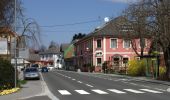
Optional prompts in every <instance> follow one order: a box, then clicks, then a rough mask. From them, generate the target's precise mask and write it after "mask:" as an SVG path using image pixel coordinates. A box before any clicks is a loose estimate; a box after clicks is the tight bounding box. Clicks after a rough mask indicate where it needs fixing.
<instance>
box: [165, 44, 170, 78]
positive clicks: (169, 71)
mask: <svg viewBox="0 0 170 100" xmlns="http://www.w3.org/2000/svg"><path fill="white" fill-rule="evenodd" d="M164 60H165V65H166V77H167V78H169V79H170V47H168V48H167V49H165V50H164Z"/></svg>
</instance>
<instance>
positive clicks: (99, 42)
mask: <svg viewBox="0 0 170 100" xmlns="http://www.w3.org/2000/svg"><path fill="white" fill-rule="evenodd" d="M101 47H102V44H101V40H100V39H99V40H97V48H101Z"/></svg>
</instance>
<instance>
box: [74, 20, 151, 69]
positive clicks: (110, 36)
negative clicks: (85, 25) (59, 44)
mask: <svg viewBox="0 0 170 100" xmlns="http://www.w3.org/2000/svg"><path fill="white" fill-rule="evenodd" d="M121 18H122V17H120V18H116V19H113V20H111V21H110V22H108V23H106V24H105V25H104V26H103V27H102V28H100V29H97V30H95V31H94V32H92V33H90V34H88V35H87V36H86V37H84V38H83V39H81V40H79V41H77V42H76V43H75V44H74V45H75V63H76V65H77V66H78V67H79V68H81V69H82V68H83V66H84V65H87V64H90V65H93V66H95V71H97V72H100V71H102V64H103V63H104V62H105V61H110V62H111V65H112V66H111V67H112V68H114V67H116V66H119V67H122V68H123V67H125V66H126V63H127V61H129V60H131V59H134V58H136V57H137V55H136V53H135V52H134V49H132V44H131V40H132V41H133V42H132V43H133V44H135V45H136V49H137V52H139V53H140V41H139V38H138V37H137V36H136V35H133V36H132V35H130V34H127V32H125V29H121V31H122V32H121V31H120V30H119V33H118V32H117V28H116V25H115V24H117V22H119V23H121V22H120V20H121V21H122V19H121ZM121 24H122V23H121ZM122 26H123V27H124V24H122ZM128 32H129V31H128ZM144 46H145V49H144V54H147V53H148V51H149V48H150V39H148V38H145V39H144Z"/></svg>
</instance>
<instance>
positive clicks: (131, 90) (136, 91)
mask: <svg viewBox="0 0 170 100" xmlns="http://www.w3.org/2000/svg"><path fill="white" fill-rule="evenodd" d="M124 90H126V91H129V92H133V93H145V92H142V91H138V90H133V89H124Z"/></svg>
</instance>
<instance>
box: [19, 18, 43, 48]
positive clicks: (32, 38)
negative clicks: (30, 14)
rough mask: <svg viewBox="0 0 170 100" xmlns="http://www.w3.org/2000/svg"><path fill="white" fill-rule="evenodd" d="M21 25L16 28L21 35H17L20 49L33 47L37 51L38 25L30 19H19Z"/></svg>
mask: <svg viewBox="0 0 170 100" xmlns="http://www.w3.org/2000/svg"><path fill="white" fill-rule="evenodd" d="M21 25H22V26H23V27H18V29H19V31H20V32H21V34H19V38H18V43H19V45H18V46H19V47H20V48H25V47H33V48H35V49H38V48H39V46H40V28H39V25H38V23H37V22H36V21H35V20H34V19H32V18H28V19H24V18H22V19H21Z"/></svg>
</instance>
